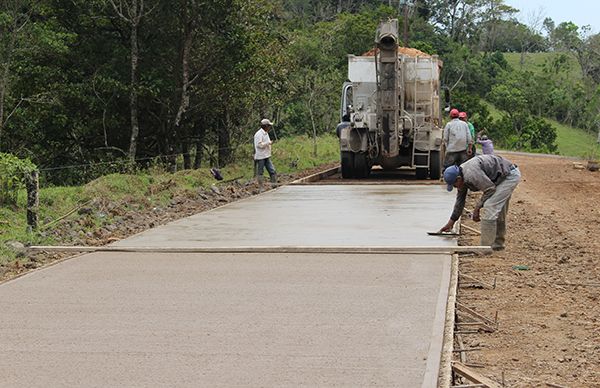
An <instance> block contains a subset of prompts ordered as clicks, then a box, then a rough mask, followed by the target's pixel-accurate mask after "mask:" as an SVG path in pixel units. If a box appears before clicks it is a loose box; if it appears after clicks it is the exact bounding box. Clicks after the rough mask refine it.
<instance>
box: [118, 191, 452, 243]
mask: <svg viewBox="0 0 600 388" xmlns="http://www.w3.org/2000/svg"><path fill="white" fill-rule="evenodd" d="M454 198H455V193H448V192H447V191H446V190H445V188H444V187H442V186H431V185H421V186H398V185H381V186H339V185H337V186H286V187H282V188H280V189H278V190H275V191H272V192H269V193H265V194H263V195H260V196H257V197H252V198H250V199H247V200H244V201H239V202H235V203H232V204H230V205H227V206H224V207H221V208H218V209H215V210H212V211H209V212H205V213H200V214H197V215H195V216H192V217H189V218H185V219H182V220H179V221H176V222H173V223H170V224H168V225H165V226H162V227H158V228H156V229H152V230H149V231H146V232H144V233H141V234H139V235H137V236H134V237H132V238H129V239H127V240H124V241H120V242H118V243H116V244H115V245H117V246H126V247H170V248H174V247H236V246H249V247H251V246H365V247H368V246H391V247H398V246H452V245H456V241H455V240H453V239H448V238H445V237H434V236H428V235H427V232H428V231H436V230H439V228H440V227H441V226H442V225H444V224H445V223H446V222H447V221H448V218H449V217H450V214H451V212H452V206H453V203H454Z"/></svg>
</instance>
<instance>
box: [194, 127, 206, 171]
mask: <svg viewBox="0 0 600 388" xmlns="http://www.w3.org/2000/svg"><path fill="white" fill-rule="evenodd" d="M195 126H196V130H195V132H196V136H197V137H196V156H195V157H194V169H196V170H197V169H199V168H200V167H202V157H203V156H204V132H205V129H204V126H203V125H200V124H198V123H196V124H195Z"/></svg>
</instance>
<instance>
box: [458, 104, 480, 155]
mask: <svg viewBox="0 0 600 388" xmlns="http://www.w3.org/2000/svg"><path fill="white" fill-rule="evenodd" d="M458 119H459V120H460V121H464V122H465V123H467V125H468V126H469V132H470V133H471V139H473V141H475V126H474V125H473V123H471V122H470V121H469V119H468V117H467V112H459V113H458ZM475 152H476V149H475V143H473V146H472V148H471V155H470V157H471V158H472V157H473V156H475Z"/></svg>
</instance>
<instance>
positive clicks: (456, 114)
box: [450, 109, 458, 118]
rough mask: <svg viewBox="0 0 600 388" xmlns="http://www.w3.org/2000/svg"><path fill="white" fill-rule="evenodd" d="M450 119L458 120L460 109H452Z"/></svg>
mask: <svg viewBox="0 0 600 388" xmlns="http://www.w3.org/2000/svg"><path fill="white" fill-rule="evenodd" d="M450 117H452V118H457V117H458V109H452V110H451V111H450Z"/></svg>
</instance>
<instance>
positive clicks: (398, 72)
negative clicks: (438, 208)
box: [339, 19, 443, 179]
mask: <svg viewBox="0 0 600 388" xmlns="http://www.w3.org/2000/svg"><path fill="white" fill-rule="evenodd" d="M375 43H376V47H375V49H374V50H371V51H370V52H368V53H366V54H364V55H362V56H354V55H349V56H348V82H346V83H344V86H343V89H342V98H341V108H340V116H342V117H343V119H342V121H346V122H348V123H349V124H348V125H346V126H345V127H343V128H342V129H341V130H340V131H339V137H340V153H341V170H342V176H343V178H358V179H360V178H366V177H367V176H368V175H369V173H370V172H371V168H372V167H373V166H380V167H381V168H382V169H384V170H392V169H397V168H405V169H411V170H414V171H415V174H416V176H417V178H419V179H426V178H428V177H429V178H430V179H439V178H440V172H441V160H442V159H443V158H442V155H441V145H442V129H441V128H440V126H441V100H440V70H441V68H442V61H441V60H439V59H438V57H437V56H431V55H427V54H425V53H422V52H420V51H418V50H415V49H406V48H402V47H399V46H398V20H397V19H392V20H389V21H386V22H382V23H381V24H380V25H379V28H378V29H377V34H376V38H375Z"/></svg>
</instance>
